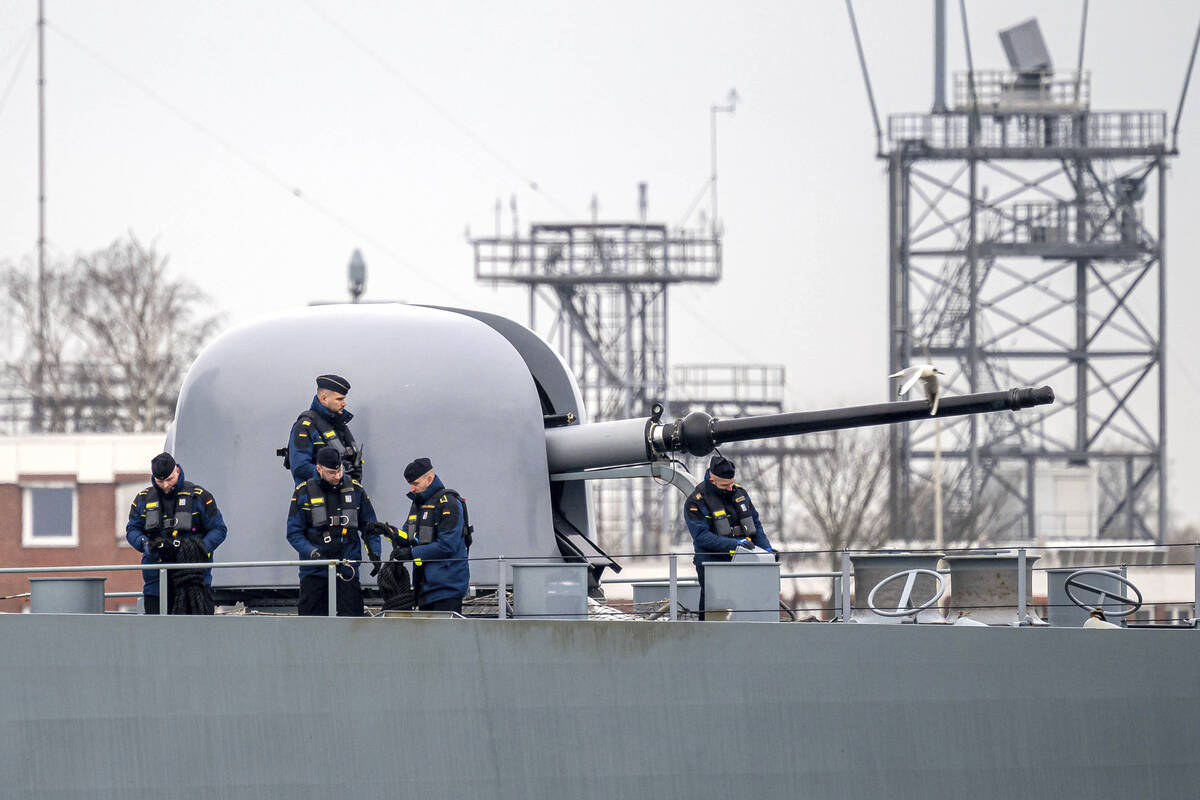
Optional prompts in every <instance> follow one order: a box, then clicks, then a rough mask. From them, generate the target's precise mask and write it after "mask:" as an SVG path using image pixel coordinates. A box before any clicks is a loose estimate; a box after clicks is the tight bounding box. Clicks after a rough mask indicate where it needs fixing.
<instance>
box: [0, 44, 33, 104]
mask: <svg viewBox="0 0 1200 800" xmlns="http://www.w3.org/2000/svg"><path fill="white" fill-rule="evenodd" d="M33 38H34V29H33V28H30V30H29V33H28V34H27V35H26V37H25V45H24V46H23V47H22V48H21V54H20V55H19V56H17V65H16V67H14V68H13V73H12V77H10V78H9V79H8V85H7V86H5V87H4V91H3V92H0V114H3V113H4V105H5V103H7V102H8V95H9V93H10V92H12V90H13V87H14V86H16V85H17V78H18V77H20V75H21V68H22V67H24V66H25V57H26V56H28V55H29V48H30V46H31V45H32V44H33Z"/></svg>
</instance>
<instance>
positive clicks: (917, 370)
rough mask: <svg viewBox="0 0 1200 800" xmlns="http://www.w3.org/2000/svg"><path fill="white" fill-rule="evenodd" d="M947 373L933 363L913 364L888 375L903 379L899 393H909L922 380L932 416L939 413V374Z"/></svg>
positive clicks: (940, 393) (897, 391)
mask: <svg viewBox="0 0 1200 800" xmlns="http://www.w3.org/2000/svg"><path fill="white" fill-rule="evenodd" d="M945 374H946V373H944V372H942V371H941V370H940V369H938V368H937V367H935V366H934V365H933V364H913V365H912V366H911V367H906V368H905V369H902V370H900V371H899V372H894V373H892V374H891V375H888V377H889V378H902V379H903V383H901V384H900V388H899V389H897V390H896V394H897V395H901V394H907V393H908V390H909V389H911V388H913V387H914V386H916V385H917V381H920V382H921V385H922V386H923V387H924V389H925V399H926V400H928V401H929V403H930V409H929V416H931V417H932V416H935V415H936V414H937V410H938V401H939V400H940V399H941V396H942V391H941V388H940V387H939V386H938V378H937V376H938V375H945Z"/></svg>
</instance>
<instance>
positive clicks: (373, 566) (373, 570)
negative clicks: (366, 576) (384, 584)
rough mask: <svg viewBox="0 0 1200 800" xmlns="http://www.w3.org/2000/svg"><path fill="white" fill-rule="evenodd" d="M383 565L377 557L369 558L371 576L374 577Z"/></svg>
mask: <svg viewBox="0 0 1200 800" xmlns="http://www.w3.org/2000/svg"><path fill="white" fill-rule="evenodd" d="M382 566H383V562H382V561H380V560H379V559H378V558H373V559H371V577H372V578H374V577H375V576H376V575H378V574H379V568H380V567H382Z"/></svg>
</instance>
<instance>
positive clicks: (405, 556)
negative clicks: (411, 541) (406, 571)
mask: <svg viewBox="0 0 1200 800" xmlns="http://www.w3.org/2000/svg"><path fill="white" fill-rule="evenodd" d="M412 557H413V554H412V548H411V547H393V548H392V555H391V559H392V561H412Z"/></svg>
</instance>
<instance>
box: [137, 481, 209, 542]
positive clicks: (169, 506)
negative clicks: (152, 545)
mask: <svg viewBox="0 0 1200 800" xmlns="http://www.w3.org/2000/svg"><path fill="white" fill-rule="evenodd" d="M199 514H200V495H199V493H198V492H196V486H195V484H192V483H188V482H187V481H180V482H179V484H178V485H177V486H176V487H175V491H174V492H173V493H171V494H165V493H164V492H163V491H162V490H161V489H159V488H158V487H157V486H155V487H154V491H153V492H148V493H147V494H146V521H145V523H143V525H142V528H143V530H145V532H146V534H147V535H148V536H150V537H151V538H163V539H176V540H178V539H179V537H181V536H200V535H202V534H201V533H200V525H199V524H198V520H197V519H196V517H197V516H198V515H199ZM176 546H178V541H176Z"/></svg>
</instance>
